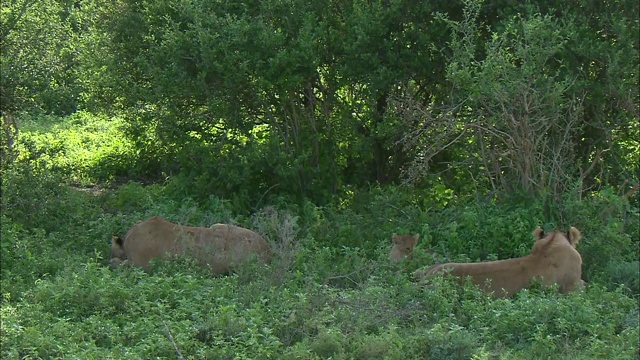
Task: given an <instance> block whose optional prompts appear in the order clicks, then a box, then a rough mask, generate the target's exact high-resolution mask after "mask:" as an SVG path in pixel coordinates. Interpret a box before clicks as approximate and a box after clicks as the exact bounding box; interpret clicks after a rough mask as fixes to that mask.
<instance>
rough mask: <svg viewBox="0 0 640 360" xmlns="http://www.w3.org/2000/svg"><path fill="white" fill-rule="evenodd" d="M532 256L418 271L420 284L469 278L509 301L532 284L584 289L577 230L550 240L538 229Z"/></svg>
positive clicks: (551, 235)
mask: <svg viewBox="0 0 640 360" xmlns="http://www.w3.org/2000/svg"><path fill="white" fill-rule="evenodd" d="M533 237H534V238H535V240H536V242H535V243H534V244H533V248H532V249H531V254H529V255H527V256H525V257H521V258H516V259H508V260H499V261H490V262H482V263H448V264H439V265H434V266H431V267H429V268H427V269H426V270H418V271H416V273H415V274H414V275H415V278H416V280H422V279H427V278H430V277H434V276H443V275H444V276H455V277H458V278H460V281H461V282H463V281H464V279H465V278H466V277H467V276H468V277H470V278H471V280H472V281H473V283H474V284H476V285H478V286H480V288H481V289H483V290H484V291H486V292H488V293H493V296H495V297H497V298H502V297H509V296H511V295H513V294H514V293H516V292H518V291H520V290H522V289H524V288H526V287H528V286H529V285H530V283H531V281H532V280H534V279H535V280H538V281H540V282H541V283H542V285H543V286H551V285H553V284H558V290H559V291H560V293H567V292H570V291H574V290H578V289H582V288H584V286H585V282H584V281H582V279H581V277H582V257H581V256H580V254H579V253H578V251H577V250H576V245H578V241H580V238H581V235H580V231H578V229H576V228H575V227H572V228H571V229H570V230H569V234H568V236H565V235H564V234H563V233H561V232H559V231H553V232H551V233H549V234H547V235H546V236H545V235H544V232H543V230H542V229H541V228H540V227H538V228H537V229H536V230H534V232H533Z"/></svg>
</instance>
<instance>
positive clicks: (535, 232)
mask: <svg viewBox="0 0 640 360" xmlns="http://www.w3.org/2000/svg"><path fill="white" fill-rule="evenodd" d="M543 237H544V230H542V228H541V227H540V226H538V227H537V228H536V229H535V230H533V238H534V239H536V240H540V239H542V238H543Z"/></svg>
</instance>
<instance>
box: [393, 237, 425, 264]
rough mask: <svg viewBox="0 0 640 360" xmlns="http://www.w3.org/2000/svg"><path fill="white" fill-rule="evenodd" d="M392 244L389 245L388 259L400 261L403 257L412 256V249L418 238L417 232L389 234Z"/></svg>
mask: <svg viewBox="0 0 640 360" xmlns="http://www.w3.org/2000/svg"><path fill="white" fill-rule="evenodd" d="M391 239H392V241H393V246H391V252H390V253H389V259H390V260H392V261H400V260H402V259H404V258H405V257H409V258H410V257H411V256H413V249H414V248H415V247H416V245H417V244H418V240H419V239H420V235H419V234H413V235H397V234H393V235H392V236H391Z"/></svg>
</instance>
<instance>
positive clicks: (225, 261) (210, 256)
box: [111, 216, 270, 275]
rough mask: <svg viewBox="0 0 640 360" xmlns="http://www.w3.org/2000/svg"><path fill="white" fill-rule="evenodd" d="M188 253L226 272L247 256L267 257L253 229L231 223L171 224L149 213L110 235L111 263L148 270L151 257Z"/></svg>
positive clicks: (215, 270) (264, 245) (263, 243)
mask: <svg viewBox="0 0 640 360" xmlns="http://www.w3.org/2000/svg"><path fill="white" fill-rule="evenodd" d="M183 255H187V256H191V257H193V258H195V259H196V260H198V262H199V263H201V264H202V265H204V266H207V267H209V268H210V269H211V272H212V273H213V274H214V275H218V274H223V273H227V272H229V271H230V270H232V269H233V268H234V267H235V266H237V265H239V264H241V263H242V262H243V261H246V260H247V259H249V258H250V257H251V256H254V255H255V256H257V257H258V259H259V260H260V261H262V262H264V263H268V262H269V261H270V251H269V246H268V244H267V242H266V241H265V240H264V239H263V238H262V237H261V236H260V235H258V234H257V233H255V232H253V231H251V230H248V229H244V228H241V227H238V226H234V225H227V224H215V225H212V226H211V227H209V228H203V227H192V226H182V225H176V224H172V223H170V222H168V221H166V220H165V219H163V218H161V217H158V216H156V217H153V218H151V219H149V220H147V221H144V222H141V223H138V224H136V225H134V226H133V227H132V228H131V229H130V230H129V231H128V232H127V234H126V235H125V237H124V239H122V238H120V237H118V236H114V237H113V238H112V239H111V266H112V267H116V266H119V265H122V264H129V265H134V266H138V267H141V268H143V269H145V270H146V271H148V270H149V261H151V259H154V258H166V259H170V258H171V257H174V256H183Z"/></svg>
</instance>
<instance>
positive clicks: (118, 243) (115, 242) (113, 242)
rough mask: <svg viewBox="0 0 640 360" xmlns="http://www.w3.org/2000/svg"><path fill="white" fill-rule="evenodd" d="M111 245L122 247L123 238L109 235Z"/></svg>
mask: <svg viewBox="0 0 640 360" xmlns="http://www.w3.org/2000/svg"><path fill="white" fill-rule="evenodd" d="M111 245H115V246H120V247H122V246H124V240H122V238H121V237H120V236H116V235H113V236H112V237H111Z"/></svg>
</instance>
